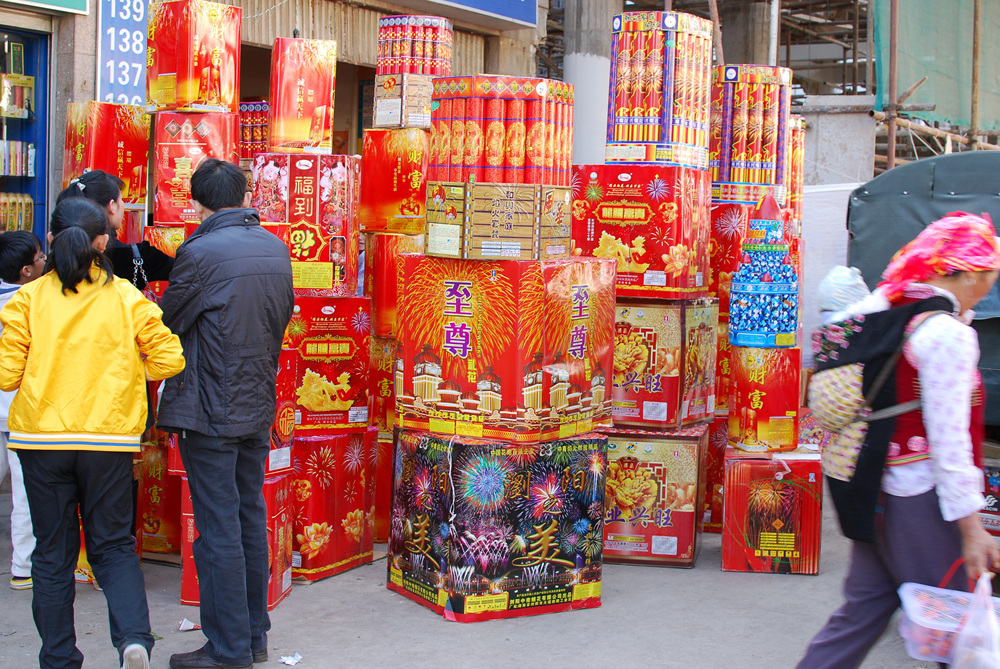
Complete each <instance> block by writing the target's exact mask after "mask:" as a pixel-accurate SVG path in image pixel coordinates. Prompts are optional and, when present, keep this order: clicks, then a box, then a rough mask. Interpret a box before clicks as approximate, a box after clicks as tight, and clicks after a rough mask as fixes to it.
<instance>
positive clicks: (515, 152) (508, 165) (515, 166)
mask: <svg viewBox="0 0 1000 669" xmlns="http://www.w3.org/2000/svg"><path fill="white" fill-rule="evenodd" d="M535 102H536V104H537V103H538V102H540V101H535ZM527 105H528V103H527V102H526V101H525V100H508V101H507V119H506V120H505V122H504V126H505V133H504V169H503V175H504V178H503V180H504V183H512V184H523V183H525V179H524V162H525V141H524V140H525V129H524V123H525V119H526V117H527V113H528V112H527Z"/></svg>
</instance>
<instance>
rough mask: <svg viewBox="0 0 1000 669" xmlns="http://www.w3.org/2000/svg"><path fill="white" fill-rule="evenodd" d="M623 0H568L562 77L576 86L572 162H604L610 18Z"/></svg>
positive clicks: (587, 163) (620, 7)
mask: <svg viewBox="0 0 1000 669" xmlns="http://www.w3.org/2000/svg"><path fill="white" fill-rule="evenodd" d="M620 13H622V0H566V14H565V33H564V42H565V48H566V54H565V56H564V57H563V79H564V80H565V81H566V82H567V83H570V84H573V86H574V88H575V91H574V92H575V99H576V104H575V106H574V110H573V113H574V122H573V125H574V129H573V163H574V164H577V165H591V164H602V163H604V145H605V137H606V134H607V129H608V116H607V114H608V82H609V80H610V78H611V20H612V17H613V16H614V15H615V14H620Z"/></svg>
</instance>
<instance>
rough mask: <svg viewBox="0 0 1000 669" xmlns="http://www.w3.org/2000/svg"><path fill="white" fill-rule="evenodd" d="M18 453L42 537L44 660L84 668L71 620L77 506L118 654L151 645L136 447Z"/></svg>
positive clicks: (35, 568) (37, 582)
mask: <svg viewBox="0 0 1000 669" xmlns="http://www.w3.org/2000/svg"><path fill="white" fill-rule="evenodd" d="M17 454H18V456H19V457H20V459H21V466H22V468H23V470H24V487H25V491H26V492H27V495H28V507H29V508H30V510H31V525H32V529H33V530H34V533H35V541H36V543H35V551H34V553H33V554H32V560H31V580H32V582H33V584H34V587H33V591H32V592H33V594H32V600H31V612H32V615H33V616H34V619H35V627H36V628H37V629H38V634H39V636H41V637H42V649H41V651H40V652H39V654H38V664H39V666H40V667H44V668H46V669H48V668H49V667H51V668H53V669H55V668H59V669H62V668H64V667H81V666H83V653H81V652H80V650H79V649H78V648H77V647H76V631H75V629H74V626H73V600H74V598H75V596H76V583H75V581H74V578H73V571H74V569H75V568H76V561H77V558H78V557H79V555H80V526H79V521H78V520H77V508H79V510H80V516H79V517H80V518H81V519H82V521H83V531H84V536H85V538H86V542H87V559H88V560H89V561H90V566H91V567H92V568H93V570H94V576H95V577H96V578H97V582H98V583H100V584H101V588H103V590H104V597H105V598H106V599H107V602H108V617H109V619H110V627H111V642H112V643H113V644H114V645H115V648H117V649H118V653H119V656H120V655H121V653H122V651H124V650H125V647H126V646H128V645H129V644H133V643H138V644H141V645H143V646H145V647H146V650H147V651H152V650H153V635H152V634H151V633H150V629H149V608H148V606H147V604H146V586H145V582H144V581H143V576H142V569H141V568H140V566H139V556H138V555H136V553H135V544H134V542H133V539H132V527H131V521H132V453H127V452H126V453H109V452H103V451H36V450H27V449H22V450H19V451H18V453H17ZM120 659H121V658H120V657H119V660H120Z"/></svg>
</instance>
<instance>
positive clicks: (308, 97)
mask: <svg viewBox="0 0 1000 669" xmlns="http://www.w3.org/2000/svg"><path fill="white" fill-rule="evenodd" d="M272 54H273V57H272V59H271V88H270V92H271V96H270V99H269V100H268V102H269V107H268V119H267V129H268V132H267V146H268V150H269V151H274V152H283V153H333V99H334V91H335V89H336V83H337V43H336V42H334V41H332V40H317V39H298V38H290V37H278V38H276V39H275V40H274V48H273V49H272Z"/></svg>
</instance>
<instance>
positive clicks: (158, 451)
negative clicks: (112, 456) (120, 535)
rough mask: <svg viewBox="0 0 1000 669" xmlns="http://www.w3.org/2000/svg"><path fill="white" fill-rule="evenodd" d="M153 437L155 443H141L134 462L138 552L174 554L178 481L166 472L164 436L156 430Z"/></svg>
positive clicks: (177, 544) (178, 530)
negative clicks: (155, 437) (136, 483)
mask: <svg viewBox="0 0 1000 669" xmlns="http://www.w3.org/2000/svg"><path fill="white" fill-rule="evenodd" d="M155 435H156V436H157V437H158V438H157V439H156V440H154V441H147V442H146V443H144V444H143V446H142V452H141V454H140V459H139V463H138V469H139V498H138V507H137V512H138V514H139V521H140V523H141V527H142V535H141V537H142V550H143V552H150V553H177V552H180V549H181V525H180V504H181V485H180V479H179V478H178V477H176V476H170V475H168V473H167V470H168V466H167V465H168V459H169V450H168V446H167V441H168V435H167V434H166V433H164V432H160V431H158V430H156V431H155Z"/></svg>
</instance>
